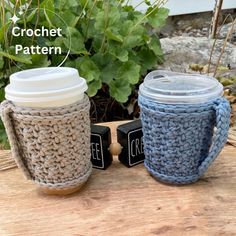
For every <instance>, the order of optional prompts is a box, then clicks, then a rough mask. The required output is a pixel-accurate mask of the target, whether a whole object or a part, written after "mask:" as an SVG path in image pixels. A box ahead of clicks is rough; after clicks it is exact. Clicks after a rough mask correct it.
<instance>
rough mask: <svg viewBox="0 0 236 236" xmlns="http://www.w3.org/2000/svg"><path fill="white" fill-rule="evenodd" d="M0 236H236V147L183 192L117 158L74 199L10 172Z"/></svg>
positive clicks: (1, 202)
mask: <svg viewBox="0 0 236 236" xmlns="http://www.w3.org/2000/svg"><path fill="white" fill-rule="evenodd" d="M109 125H110V127H111V128H112V129H113V130H114V129H115V128H116V126H117V123H110V124H109ZM113 138H114V140H115V133H113ZM7 153H9V151H1V152H0V155H5V154H7ZM9 155H10V153H9ZM0 235H1V236H5V235H19V236H28V235H40V236H41V235H47V236H54V235H55V236H60V235H63V236H64V235H65V236H67V235H73V236H74V235H76V236H79V235H88V236H93V235H94V236H97V235H102V236H106V235H108V236H112V235H121V236H126V235H135V236H137V235H140V236H146V235H167V236H168V235H171V236H175V235H177V236H178V235H181V236H183V235H191V236H193V235H196V236H204V235H214V236H215V235H224V236H225V235H226V236H227V235H236V148H235V147H232V146H226V147H225V148H224V150H223V151H222V153H221V154H220V156H219V158H218V159H217V160H216V161H215V163H214V164H213V165H212V166H211V167H210V169H209V171H208V172H207V173H206V175H205V176H204V177H203V178H202V179H201V180H199V181H198V182H197V183H195V184H192V185H187V186H182V187H177V186H168V185H164V184H162V183H159V182H157V181H156V180H154V179H153V178H152V177H151V176H150V175H149V174H148V173H147V172H146V170H145V168H144V167H143V164H140V165H138V166H136V167H133V168H130V169H128V168H127V167H125V166H123V165H122V164H120V163H119V162H118V161H117V158H115V160H114V162H113V164H112V166H110V167H109V168H108V169H107V170H106V171H101V170H94V171H93V174H92V176H91V178H90V180H89V181H88V183H87V185H85V187H84V188H83V189H82V190H81V191H80V192H78V193H76V194H73V195H71V196H66V197H59V196H47V195H43V194H41V193H39V192H38V191H37V190H36V188H35V185H34V184H33V183H32V182H30V181H27V180H25V179H24V177H23V175H22V173H21V171H20V170H18V169H12V170H7V171H2V172H0Z"/></svg>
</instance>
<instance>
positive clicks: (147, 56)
mask: <svg viewBox="0 0 236 236" xmlns="http://www.w3.org/2000/svg"><path fill="white" fill-rule="evenodd" d="M132 58H135V59H138V63H139V65H141V74H142V75H145V74H146V72H147V70H151V69H152V68H153V67H154V66H156V65H157V57H156V55H155V54H154V52H153V51H151V50H149V49H148V48H146V47H144V48H142V49H140V50H139V51H138V52H137V54H135V55H134V57H132Z"/></svg>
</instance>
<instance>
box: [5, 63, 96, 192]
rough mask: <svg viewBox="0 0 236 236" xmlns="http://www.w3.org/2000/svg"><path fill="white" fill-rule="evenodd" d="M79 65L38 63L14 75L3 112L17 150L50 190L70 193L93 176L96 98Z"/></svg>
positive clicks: (29, 173)
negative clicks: (91, 112)
mask: <svg viewBox="0 0 236 236" xmlns="http://www.w3.org/2000/svg"><path fill="white" fill-rule="evenodd" d="M86 90H87V84H86V81H85V79H83V78H81V77H80V76H79V73H78V71H77V70H76V69H73V68H68V67H49V68H38V69H31V70H25V71H21V72H17V73H15V74H12V75H11V76H10V83H9V85H8V86H7V87H6V88H5V97H6V100H5V101H4V102H3V103H2V104H1V117H2V120H3V123H4V125H5V128H6V132H7V135H8V138H9V142H10V145H11V150H12V155H13V157H14V158H15V160H16V163H17V164H18V166H19V167H20V168H21V169H22V170H23V173H24V174H25V176H26V177H27V178H28V179H31V180H33V181H34V182H35V183H36V184H37V185H38V186H39V188H40V190H42V191H43V192H45V193H48V194H61V195H64V194H69V193H73V192H75V191H77V190H79V189H80V188H81V186H82V185H83V184H84V183H85V182H86V181H87V180H88V178H89V176H90V175H91V170H92V165H91V162H90V118H89V108H90V103H89V99H88V97H87V96H86V95H85V91H86Z"/></svg>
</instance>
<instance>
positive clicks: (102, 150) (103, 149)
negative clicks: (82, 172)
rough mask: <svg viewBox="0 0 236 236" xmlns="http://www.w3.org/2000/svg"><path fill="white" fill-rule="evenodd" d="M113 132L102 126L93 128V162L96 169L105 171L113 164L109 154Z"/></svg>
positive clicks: (93, 126)
mask: <svg viewBox="0 0 236 236" xmlns="http://www.w3.org/2000/svg"><path fill="white" fill-rule="evenodd" d="M110 144H111V131H110V128H109V127H106V126H101V125H92V126H91V162H92V164H93V167H94V168H97V169H102V170H105V169H107V168H108V167H109V166H110V165H111V163H112V160H113V158H112V155H111V153H110V152H109V150H108V149H109V146H110Z"/></svg>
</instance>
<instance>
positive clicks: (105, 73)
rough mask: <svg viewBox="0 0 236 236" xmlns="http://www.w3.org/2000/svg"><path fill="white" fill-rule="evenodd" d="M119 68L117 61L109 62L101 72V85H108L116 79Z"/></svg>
mask: <svg viewBox="0 0 236 236" xmlns="http://www.w3.org/2000/svg"><path fill="white" fill-rule="evenodd" d="M119 67H120V63H119V62H118V61H110V63H108V64H107V65H106V66H104V67H103V69H102V71H101V79H102V82H103V83H106V84H110V82H111V81H112V80H113V79H116V77H117V69H118V68H119Z"/></svg>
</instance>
